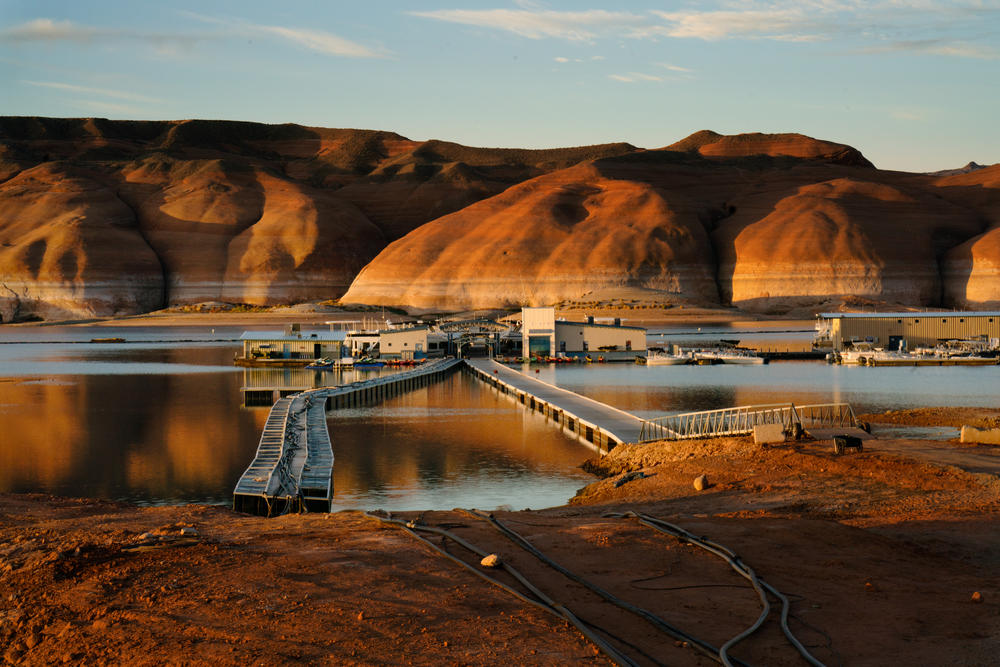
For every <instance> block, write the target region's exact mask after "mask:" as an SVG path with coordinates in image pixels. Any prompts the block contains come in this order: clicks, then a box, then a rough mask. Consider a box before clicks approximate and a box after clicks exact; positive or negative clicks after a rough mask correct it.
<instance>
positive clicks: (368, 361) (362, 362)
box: [354, 357, 385, 368]
mask: <svg viewBox="0 0 1000 667" xmlns="http://www.w3.org/2000/svg"><path fill="white" fill-rule="evenodd" d="M383 366H385V362H384V361H379V360H378V359H373V358H372V357H362V358H361V359H358V360H357V361H355V362H354V367H355V368H382V367H383Z"/></svg>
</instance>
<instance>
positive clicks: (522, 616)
mask: <svg viewBox="0 0 1000 667" xmlns="http://www.w3.org/2000/svg"><path fill="white" fill-rule="evenodd" d="M879 442H880V441H878V440H874V441H870V442H869V443H868V446H867V448H866V450H865V452H864V453H861V454H851V455H847V456H840V457H838V456H835V455H834V453H833V451H832V448H831V447H829V446H828V445H829V443H823V442H799V443H787V444H786V445H782V446H775V447H771V448H767V449H762V448H759V447H757V446H754V445H753V444H752V442H751V441H750V440H749V439H745V438H732V439H722V440H710V441H687V442H684V443H660V444H652V445H647V446H643V447H637V446H625V447H620V448H618V449H616V450H615V451H614V452H613V453H612V454H611V455H610V456H608V457H605V458H604V459H602V460H601V461H600V466H599V468H600V470H599V472H601V474H603V475H605V477H604V478H603V479H595V482H594V483H593V484H591V485H590V486H588V487H587V488H586V489H583V490H582V491H581V492H580V494H579V495H578V496H577V498H575V499H574V500H573V502H572V503H571V504H569V505H568V506H566V507H561V508H553V509H549V510H541V511H524V512H498V513H497V514H496V516H497V517H498V518H499V519H500V520H501V521H503V522H504V524H505V525H506V526H508V527H510V528H512V529H513V530H515V531H517V532H518V533H520V534H521V535H523V536H524V537H525V538H526V539H527V540H529V541H530V543H531V544H533V545H535V546H537V548H538V549H540V550H541V551H543V552H544V553H545V554H547V555H548V556H549V557H551V558H553V559H555V560H556V561H557V562H559V563H561V564H562V565H563V566H565V567H567V568H569V569H570V570H572V571H574V572H576V573H578V574H579V575H580V576H582V577H584V578H586V579H587V580H590V581H592V582H594V583H595V584H597V585H599V586H600V587H602V588H603V589H606V590H607V591H611V592H613V593H614V595H616V596H618V597H620V598H622V599H625V600H628V601H629V602H630V603H632V604H634V605H639V606H641V607H643V608H645V609H648V610H649V611H651V612H652V613H654V614H656V615H658V616H659V617H660V618H661V619H663V620H664V621H666V622H668V623H669V624H671V625H673V626H674V627H675V628H679V629H681V630H683V631H684V632H686V633H688V634H690V635H693V636H695V637H697V638H698V639H701V640H704V641H706V642H708V643H710V644H713V645H715V646H719V645H720V644H722V643H724V642H725V641H727V640H728V639H730V638H731V637H733V636H735V635H736V634H738V633H739V632H741V631H742V630H743V629H745V628H746V627H748V626H749V625H750V624H751V623H753V621H754V619H755V618H756V617H757V615H758V614H759V613H760V607H759V602H758V599H757V596H756V594H755V593H754V591H753V590H752V589H751V588H750V587H749V586H748V585H747V582H746V581H745V580H744V579H742V578H741V577H739V576H737V575H736V574H735V573H734V571H733V570H732V569H731V568H730V567H729V566H727V565H726V564H725V563H724V562H722V561H721V560H719V559H718V558H716V557H714V556H712V555H711V554H709V553H707V552H705V551H702V550H700V549H696V548H694V547H692V546H690V545H685V544H684V543H683V542H680V541H678V540H677V539H675V538H672V537H670V536H667V535H663V534H660V533H657V532H655V531H652V530H650V529H649V528H646V527H644V526H641V525H639V524H638V523H637V522H636V521H635V520H634V519H629V518H619V517H608V516H606V514H607V513H608V512H624V511H629V510H632V511H642V512H648V513H649V514H651V515H654V516H657V517H660V518H663V519H666V520H669V521H671V522H674V523H676V524H679V525H681V526H683V527H684V528H686V529H687V530H690V531H692V532H693V533H695V534H697V535H703V536H708V537H709V538H711V539H712V540H714V541H716V542H719V543H721V544H723V545H725V546H727V547H729V548H730V549H732V550H733V551H735V552H736V553H738V554H739V555H740V556H741V557H742V559H743V560H744V561H745V562H746V563H747V564H748V565H750V566H751V567H752V568H753V569H754V570H755V571H756V572H757V574H758V575H759V576H760V577H762V578H763V579H764V580H766V581H767V582H768V583H770V584H771V585H773V586H775V587H776V588H777V589H779V590H781V591H783V592H784V593H786V594H787V595H788V597H789V599H790V601H791V620H790V627H791V629H792V630H793V631H794V632H795V634H796V635H797V636H798V637H799V639H800V640H801V641H802V642H803V643H804V644H805V645H806V646H807V647H808V648H809V650H810V651H811V652H813V653H814V654H815V656H816V657H817V658H818V659H819V660H821V661H823V662H824V663H826V664H830V665H837V664H846V665H857V664H861V665H876V664H886V663H888V662H898V663H900V664H963V665H987V664H995V659H996V655H997V651H998V650H1000V575H998V574H997V572H998V569H997V566H998V565H1000V524H998V520H997V519H998V510H1000V477H998V476H997V474H995V473H994V474H990V473H983V472H969V471H966V470H963V469H962V468H961V467H960V466H953V465H936V464H932V463H927V462H924V461H921V460H919V459H913V458H910V457H908V456H906V455H905V454H899V453H896V452H898V451H899V449H900V448H902V450H903V451H904V452H905V448H906V446H907V442H908V441H899V442H895V443H893V444H895V445H896V447H895V448H894V450H893V451H892V452H890V451H888V447H880V446H879ZM885 444H886V445H887V446H888V445H889V444H890V443H889V442H886V443H885ZM912 444H913V445H917V444H920V443H912ZM937 445H938V446H947V443H944V444H942V443H937ZM991 451H992V452H993V453H995V450H991ZM701 474H705V475H707V477H708V481H709V487H708V488H707V489H705V490H704V491H700V492H699V491H695V490H694V487H693V486H692V480H693V479H694V478H695V477H696V476H697V475H701ZM405 518H407V519H409V520H412V521H413V522H415V523H414V525H415V526H429V527H437V528H441V529H445V530H448V531H451V532H452V533H453V534H454V536H455V537H461V538H462V539H464V540H466V541H468V542H469V543H471V544H473V545H475V546H476V547H478V548H479V549H481V550H482V552H483V553H496V554H499V555H500V557H501V558H502V559H503V561H504V562H505V563H508V564H510V565H512V566H513V567H515V568H516V569H517V570H518V571H519V572H521V573H522V574H523V575H524V576H525V577H526V578H527V579H528V580H530V581H531V582H533V583H534V584H536V585H538V586H539V587H540V588H542V589H543V590H544V591H545V593H546V595H548V596H550V597H551V598H553V599H554V600H556V601H557V602H559V603H561V604H564V605H566V607H568V608H570V609H572V610H573V612H574V613H575V614H576V615H577V616H579V617H580V618H582V619H584V621H585V622H587V623H591V624H593V625H594V626H597V627H600V628H601V630H599V631H597V632H598V634H601V635H602V636H604V637H606V638H609V641H610V642H611V643H612V644H614V645H616V646H618V647H620V648H621V649H622V650H624V651H626V652H627V653H629V654H630V655H632V656H636V659H637V660H638V662H639V664H656V663H666V664H671V665H707V664H712V663H711V661H709V660H708V659H707V658H706V657H704V656H702V655H701V654H699V653H698V652H697V651H696V650H695V649H693V648H692V645H691V644H690V643H687V644H686V643H685V642H684V641H683V640H680V639H677V638H674V637H671V636H669V635H666V634H664V633H662V632H659V631H657V630H656V628H655V627H653V626H652V625H650V624H649V623H648V622H646V621H642V620H638V619H637V617H636V616H635V615H634V614H631V613H628V612H626V611H623V610H621V609H620V608H618V607H615V606H613V605H612V604H610V603H609V602H607V601H606V600H603V599H601V598H599V597H597V596H596V595H594V594H593V593H592V592H590V591H588V590H585V589H583V588H582V587H581V586H580V585H578V584H576V583H574V582H573V581H571V580H569V579H567V578H565V577H563V576H562V575H559V574H557V573H556V572H555V571H554V570H553V569H552V568H551V567H550V566H547V565H545V564H543V563H542V562H541V561H539V560H537V559H536V558H535V557H533V556H532V555H530V554H529V553H528V552H527V551H525V550H524V549H523V548H521V547H520V546H518V545H517V544H515V542H513V541H511V540H510V539H508V538H507V537H505V536H504V535H503V534H501V533H500V532H499V531H497V530H496V529H495V528H493V527H491V526H490V525H489V524H488V523H487V522H486V521H484V520H483V519H481V518H479V517H477V516H474V515H470V514H468V513H464V512H459V511H453V512H424V513H419V514H417V513H414V514H408V515H406V516H405ZM185 529H186V530H185ZM185 533H187V534H185ZM424 534H426V535H427V536H428V537H429V539H430V542H431V543H432V544H434V545H436V546H438V547H440V548H442V549H444V550H445V551H447V552H448V553H451V554H453V555H455V556H457V557H458V558H460V559H462V560H463V561H465V562H467V563H468V564H470V565H471V567H473V568H474V569H477V570H479V571H481V572H484V573H486V574H490V575H493V576H496V577H498V578H499V579H501V580H502V581H503V582H504V583H507V584H510V585H514V586H518V588H520V586H519V585H518V584H517V582H516V581H515V580H514V579H512V578H511V577H510V576H509V575H508V574H506V573H504V572H498V571H496V570H486V569H485V568H483V567H481V566H480V565H479V564H478V561H479V556H476V555H473V554H471V553H470V552H468V551H466V550H465V549H463V548H462V547H461V546H460V545H459V544H458V543H457V542H456V541H455V540H454V539H450V538H446V537H443V536H442V535H440V534H434V533H424ZM522 590H523V589H522ZM0 591H3V595H2V596H0V645H3V646H4V647H7V648H6V649H5V652H4V654H3V659H5V660H6V661H7V662H8V663H11V664H29V665H41V664H52V663H60V662H64V663H70V664H164V663H169V664H204V663H209V662H211V663H214V664H219V665H245V664H248V663H260V664H291V663H300V662H305V663H316V664H336V665H343V664H347V665H352V664H363V665H396V664H428V665H431V664H435V665H436V664H442V663H454V664H470V665H495V664H496V663H497V662H504V663H509V664H529V665H531V664H537V665H556V664H569V663H573V664H576V663H584V664H588V663H593V664H609V661H608V659H607V658H606V657H605V656H604V655H603V654H600V653H599V652H598V650H597V649H596V648H595V647H594V645H593V644H592V643H591V642H590V641H588V640H586V639H585V638H584V637H583V636H582V635H581V633H580V632H579V631H578V630H577V629H576V628H574V627H573V626H571V625H569V624H568V623H566V621H565V620H563V619H560V618H555V617H553V616H552V615H550V614H548V613H546V612H545V611H543V610H540V609H539V608H537V607H535V606H532V605H529V604H527V603H525V602H523V601H521V600H519V599H517V598H516V597H514V596H512V595H510V594H509V593H508V592H506V591H504V590H502V589H501V588H498V587H497V586H495V585H492V584H490V583H488V582H486V581H484V580H482V579H480V578H477V577H476V576H474V575H473V574H471V573H470V572H469V571H467V570H466V569H463V568H461V567H459V566H458V565H457V564H456V563H454V562H452V561H450V560H448V559H446V558H445V557H443V556H442V555H441V554H439V553H437V552H436V551H434V550H432V549H431V548H430V547H429V546H428V545H427V544H425V543H423V542H420V541H418V540H416V539H414V538H413V537H412V536H411V535H409V534H408V533H407V532H406V531H404V530H403V529H402V528H400V527H398V526H394V525H386V524H383V523H380V522H378V521H376V520H374V519H372V518H369V517H366V516H364V515H362V514H359V513H357V512H341V513H336V514H332V515H300V516H285V517H280V518H276V519H271V520H265V519H260V518H256V517H248V516H243V515H238V514H235V513H233V512H231V511H229V510H227V509H224V508H217V507H204V506H181V507H157V508H139V507H134V506H129V505H122V504H112V503H104V502H99V501H90V500H71V499H61V498H52V497H45V496H25V495H4V496H0ZM772 603H773V604H777V601H776V600H775V599H773V598H772ZM776 615H777V614H776V613H772V614H771V620H769V621H768V622H767V623H765V625H764V626H763V628H762V629H761V630H760V632H758V633H757V634H755V635H753V636H752V637H751V638H750V639H748V640H746V641H744V642H741V643H740V644H739V645H738V646H737V647H736V648H734V649H733V652H732V654H733V655H734V656H735V657H737V658H740V659H743V660H745V661H747V662H749V663H752V664H768V665H799V664H803V662H802V660H801V658H800V657H799V656H798V654H797V653H796V651H795V650H794V649H793V648H792V647H791V645H790V644H789V642H788V641H787V640H786V639H785V637H784V636H783V635H782V633H781V630H780V628H779V625H778V623H777V622H776Z"/></svg>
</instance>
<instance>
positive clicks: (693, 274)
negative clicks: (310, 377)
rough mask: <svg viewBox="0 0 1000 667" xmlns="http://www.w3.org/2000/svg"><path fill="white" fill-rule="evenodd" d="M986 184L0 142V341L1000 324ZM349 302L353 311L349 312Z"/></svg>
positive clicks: (997, 177) (848, 168) (262, 135)
mask: <svg viewBox="0 0 1000 667" xmlns="http://www.w3.org/2000/svg"><path fill="white" fill-rule="evenodd" d="M998 275H1000V166H993V167H987V168H982V169H975V170H956V171H954V172H951V173H940V174H909V173H902V172H886V171H880V170H878V169H876V168H875V167H874V166H873V165H872V164H871V163H870V162H868V160H866V159H865V158H864V156H863V155H862V154H861V153H860V152H859V151H857V150H856V149H854V148H852V147H850V146H846V145H843V144H838V143H834V142H829V141H822V140H818V139H813V138H810V137H806V136H803V135H798V134H771V135H767V134H745V135H736V136H724V135H719V134H716V133H714V132H709V131H702V132H697V133H695V134H693V135H691V136H690V137H687V138H686V139H683V140H681V141H679V142H677V143H674V144H671V145H669V146H667V147H666V148H661V149H656V150H642V149H637V148H635V147H633V146H630V145H628V144H624V143H619V144H606V145H601V146H586V147H578V148H564V149H552V150H519V149H490V148H470V147H466V146H461V145H458V144H454V143H448V142H444V141H424V142H419V141H412V140H410V139H407V138H405V137H402V136H400V135H398V134H394V133H391V132H380V131H374V130H351V129H328V128H311V127H303V126H299V125H263V124H258V123H244V122H230V121H202V120H191V121H108V120H103V119H50V118H10V117H8V118H0V318H2V321H11V320H13V319H18V318H26V317H31V316H40V317H44V318H62V317H87V316H104V315H115V314H132V313H138V312H144V311H149V310H154V309H157V308H161V307H164V306H169V305H180V304H187V303H197V302H203V301H227V302H234V303H249V304H260V305H275V304H283V303H293V302H297V301H304V300H313V299H329V298H338V297H341V296H342V295H344V299H345V301H350V302H362V303H369V304H382V305H398V306H409V307H417V308H436V309H438V308H440V309H460V308H467V307H493V306H516V305H520V304H528V303H534V304H540V303H553V302H557V301H561V300H567V299H576V298H580V297H581V296H584V295H587V294H593V293H595V292H600V291H601V290H603V289H615V288H620V287H627V288H632V287H634V288H641V289H643V290H647V291H648V292H650V293H652V294H660V295H662V296H663V298H664V299H665V300H670V301H684V302H691V303H697V304H704V305H711V304H723V305H735V306H737V307H741V308H744V309H748V310H766V311H772V312H782V311H783V310H788V309H791V308H796V307H808V306H810V305H813V304H824V303H829V302H830V301H835V300H836V299H838V298H843V297H845V296H861V297H865V298H871V299H875V300H880V301H884V302H890V303H895V304H900V305H911V306H938V305H944V306H958V307H997V306H998V305H1000V281H998V280H997V277H998ZM345 293H346V294H345Z"/></svg>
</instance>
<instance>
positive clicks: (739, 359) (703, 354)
mask: <svg viewBox="0 0 1000 667" xmlns="http://www.w3.org/2000/svg"><path fill="white" fill-rule="evenodd" d="M694 359H695V363H698V364H744V365H753V366H759V365H761V364H766V363H767V359H765V358H764V357H759V356H757V353H756V352H754V351H753V350H747V349H745V348H742V347H720V348H715V349H711V350H698V351H697V352H695V353H694Z"/></svg>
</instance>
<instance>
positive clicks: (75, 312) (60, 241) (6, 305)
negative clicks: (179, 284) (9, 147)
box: [0, 162, 164, 322]
mask: <svg viewBox="0 0 1000 667" xmlns="http://www.w3.org/2000/svg"><path fill="white" fill-rule="evenodd" d="M0 211H2V217H3V224H2V225H0V321H3V322H9V321H12V320H16V319H20V318H24V317H28V316H35V317H42V318H76V317H92V316H94V315H105V314H126V313H135V312H143V311H147V310H151V309H153V308H156V307H157V306H158V305H159V304H160V303H162V300H163V288H164V285H163V269H162V267H161V266H160V262H159V260H158V259H157V257H156V254H155V253H153V251H152V250H150V248H149V246H148V245H146V243H145V241H144V240H143V238H142V234H141V233H140V231H139V229H138V225H137V224H136V220H135V216H134V215H133V213H132V210H131V209H130V208H129V207H128V206H126V205H125V204H124V203H123V202H122V201H121V200H120V199H118V198H117V197H116V196H115V193H114V192H113V191H112V190H110V189H108V188H107V187H105V186H104V185H102V184H101V183H100V182H98V181H96V180H93V179H91V178H88V177H87V175H86V174H84V173H81V172H78V171H76V170H74V169H72V168H70V167H67V166H65V165H63V164H60V163H53V162H48V163H46V164H43V165H40V166H37V167H33V168H31V169H26V170H24V171H22V172H21V173H19V174H18V175H17V176H15V177H13V178H11V179H10V180H8V181H6V182H5V183H3V184H2V185H0Z"/></svg>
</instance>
